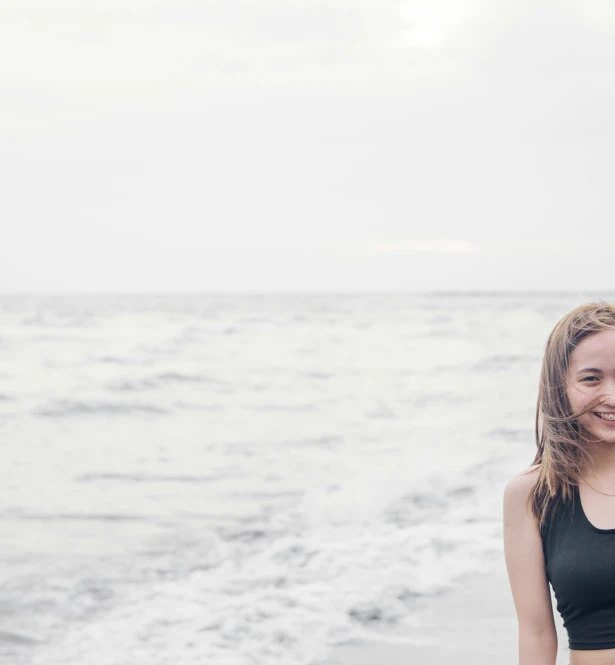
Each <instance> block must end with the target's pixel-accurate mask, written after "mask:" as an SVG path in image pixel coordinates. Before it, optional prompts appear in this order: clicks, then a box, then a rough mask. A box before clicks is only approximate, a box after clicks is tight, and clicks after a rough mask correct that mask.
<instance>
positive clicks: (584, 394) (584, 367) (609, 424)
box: [567, 330, 615, 443]
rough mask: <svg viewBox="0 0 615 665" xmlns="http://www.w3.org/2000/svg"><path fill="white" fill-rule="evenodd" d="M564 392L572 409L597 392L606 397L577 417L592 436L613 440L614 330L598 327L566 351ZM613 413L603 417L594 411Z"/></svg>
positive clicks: (591, 398) (614, 418) (614, 425)
mask: <svg viewBox="0 0 615 665" xmlns="http://www.w3.org/2000/svg"><path fill="white" fill-rule="evenodd" d="M567 393H568V399H569V400H570V406H571V407H572V410H573V411H575V412H576V411H577V410H578V409H582V408H583V407H584V406H585V405H587V404H589V402H591V401H592V400H593V399H595V398H596V397H598V396H599V395H601V396H604V397H606V401H604V402H603V403H602V404H598V406H596V407H594V409H593V412H592V411H588V412H587V413H584V414H583V415H582V416H581V417H580V418H579V424H580V425H583V426H584V427H585V428H586V429H587V430H589V432H590V434H591V435H592V436H595V437H598V438H601V439H604V440H605V441H607V442H613V443H615V330H601V331H600V332H597V333H592V334H591V335H588V336H587V337H585V338H583V339H582V340H581V341H580V342H579V344H578V346H577V347H576V348H575V349H574V350H573V351H572V354H571V355H570V364H569V367H568V374H567ZM596 412H599V413H605V412H606V413H611V414H613V416H612V417H613V420H611V421H607V420H603V419H602V418H600V416H597V415H595V413H596Z"/></svg>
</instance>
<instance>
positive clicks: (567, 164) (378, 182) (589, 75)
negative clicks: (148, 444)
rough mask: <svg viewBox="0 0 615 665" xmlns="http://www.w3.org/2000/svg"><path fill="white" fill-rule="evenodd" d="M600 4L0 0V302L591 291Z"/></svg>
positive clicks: (606, 18)
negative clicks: (223, 294) (171, 295)
mask: <svg viewBox="0 0 615 665" xmlns="http://www.w3.org/2000/svg"><path fill="white" fill-rule="evenodd" d="M614 7H615V6H614V5H613V3H608V2H606V0H578V1H574V2H573V1H571V0H568V1H567V2H566V1H563V0H558V1H557V2H555V1H553V2H536V0H532V1H530V0H499V1H498V0H496V1H494V0H414V1H408V2H393V1H391V0H326V2H324V1H316V0H312V1H311V2H308V1H300V0H267V1H260V0H252V1H251V2H247V1H242V0H200V1H199V2H197V1H196V0H158V1H156V2H153V1H152V0H148V1H146V0H121V1H120V0H105V2H104V3H101V2H100V1H99V0H97V1H96V2H94V1H93V0H19V1H18V0H11V2H9V3H3V5H2V7H1V8H0V62H2V63H3V64H2V66H1V67H0V90H1V93H0V100H1V101H0V105H1V106H0V111H1V112H0V140H1V141H2V150H1V151H0V172H1V175H2V184H3V187H2V196H1V198H0V201H1V204H0V205H1V209H0V214H1V215H2V220H3V222H4V225H3V226H4V234H3V239H4V242H2V244H1V245H0V291H2V292H24V291H72V292H75V291H79V292H81V291H131V292H135V291H159V292H164V291H216V292H220V291H293V290H296V291H323V290H324V291H346V290H350V291H359V290H361V291H370V290H382V289H390V290H402V289H404V290H405V289H408V290H430V289H434V290H441V289H445V290H454V289H462V290H465V289H472V290H474V289H489V290H494V289H505V290H511V289H512V290H516V289H545V290H566V289H574V290H576V289H612V288H613V285H614V283H615V282H614V280H613V278H612V275H613V268H612V260H611V254H610V249H611V247H613V241H614V240H615V235H614V233H613V226H614V224H613V212H614V211H615V205H614V203H613V200H612V194H611V192H612V189H613V185H612V173H613V139H614V138H615V131H614V129H613V123H614V122H615V121H614V120H613V118H615V113H614V110H615V108H614V107H615V79H614V77H613V71H614V70H615V67H614V66H615V39H614V37H615V8H614Z"/></svg>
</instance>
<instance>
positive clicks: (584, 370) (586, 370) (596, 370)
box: [577, 367, 602, 374]
mask: <svg viewBox="0 0 615 665" xmlns="http://www.w3.org/2000/svg"><path fill="white" fill-rule="evenodd" d="M583 372H597V373H598V374H602V370H601V369H598V368H597V367H584V368H583V369H580V370H579V371H578V372H577V374H583Z"/></svg>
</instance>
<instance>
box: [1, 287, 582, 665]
mask: <svg viewBox="0 0 615 665" xmlns="http://www.w3.org/2000/svg"><path fill="white" fill-rule="evenodd" d="M546 299H547V297H546V296H544V295H541V296H531V295H527V296H523V297H522V296H513V295H498V296H478V295H475V296H467V297H459V296H452V295H449V296H438V297H430V296H419V295H415V296H410V295H390V296H377V297H376V296H329V297H327V296H322V297H320V296H296V297H292V298H291V297H287V296H279V297H273V296H271V297H266V298H265V297H263V298H260V297H256V296H255V297H252V298H250V297H242V296H236V297H223V296H216V297H213V296H212V297H197V296H191V297H189V296H183V297H182V298H181V299H175V298H173V297H170V296H169V297H145V296H144V297H142V298H139V297H136V296H131V297H128V296H126V297H122V298H115V299H114V298H112V297H110V296H109V297H96V298H90V299H88V298H85V297H83V298H72V299H71V298H55V299H54V298H47V299H45V298H38V299H37V298H34V297H27V298H21V299H19V298H12V299H4V300H0V331H1V340H0V341H1V343H2V348H3V349H5V350H7V353H5V354H3V355H2V357H1V359H0V377H1V378H2V384H1V390H0V392H1V395H2V399H0V416H1V418H0V422H1V425H0V427H1V428H2V442H3V443H2V447H1V448H0V456H1V459H0V462H1V463H0V487H2V488H3V490H2V497H1V503H0V518H2V520H3V528H2V529H1V530H0V552H2V554H0V560H1V562H2V566H1V567H0V582H2V584H3V591H4V595H3V602H4V603H5V606H6V608H7V611H6V613H5V617H8V621H6V622H5V625H3V627H2V631H0V656H1V657H2V658H0V659H2V660H3V661H6V662H11V663H12V664H13V665H20V664H21V663H23V664H25V663H28V664H30V663H39V664H41V665H43V664H44V665H53V664H55V663H57V664H60V663H61V664H62V665H77V664H79V665H81V664H82V663H84V662H87V663H88V664H89V665H124V663H126V665H128V664H130V665H138V664H140V663H147V664H148V665H162V664H163V663H173V665H184V664H188V663H203V662H206V663H215V664H216V665H219V664H220V665H222V664H224V663H226V664H228V665H253V664H255V663H257V664H259V665H260V664H261V663H262V664H263V665H312V664H313V663H316V662H318V661H319V660H322V659H323V658H324V657H325V656H326V653H327V652H328V650H329V649H331V648H332V647H333V646H334V645H336V644H340V643H344V642H346V641H348V640H350V639H353V638H355V637H360V636H362V635H365V634H367V633H374V632H379V631H391V630H397V629H402V628H403V630H404V631H406V632H405V633H404V635H405V639H412V636H413V634H414V635H415V638H416V640H417V641H420V626H419V624H420V622H419V621H418V619H420V617H418V616H417V615H416V612H415V606H416V599H417V598H419V597H420V596H422V595H425V594H437V593H438V592H440V591H442V590H444V589H446V588H447V586H449V585H450V584H451V583H453V582H454V580H455V579H457V578H459V577H460V576H461V575H463V574H464V573H467V572H472V571H474V570H477V569H479V568H480V567H481V565H483V564H487V563H489V562H493V560H496V559H498V558H500V559H501V557H502V556H503V554H502V527H501V498H502V491H503V486H504V483H505V481H506V480H507V479H508V477H510V475H511V474H512V473H516V472H517V471H518V470H520V469H521V468H522V467H524V466H527V465H528V464H529V463H530V462H531V459H532V458H533V455H534V449H535V446H534V442H533V440H532V436H533V430H532V427H533V416H534V408H535V394H536V388H537V380H538V370H539V362H540V354H541V350H542V348H543V345H544V341H545V339H546V336H547V334H548V332H549V330H550V329H551V327H552V326H553V324H554V322H555V320H556V318H557V317H558V316H559V315H561V314H563V313H565V312H566V311H568V310H569V309H570V308H571V307H573V306H575V305H577V304H579V303H580V302H581V301H582V300H583V299H582V298H581V297H580V296H579V295H578V294H575V295H574V296H562V295H558V296H552V297H551V298H550V299H547V300H546ZM587 299H588V300H589V299H591V297H588V298H587ZM413 630H414V631H415V633H413Z"/></svg>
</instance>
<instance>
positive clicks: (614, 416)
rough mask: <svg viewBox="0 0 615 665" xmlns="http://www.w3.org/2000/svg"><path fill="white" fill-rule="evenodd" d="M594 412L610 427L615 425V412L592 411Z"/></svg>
mask: <svg viewBox="0 0 615 665" xmlns="http://www.w3.org/2000/svg"><path fill="white" fill-rule="evenodd" d="M592 414H593V415H594V416H596V418H600V420H602V422H603V423H606V424H607V425H608V426H609V427H615V413H600V412H597V411H592Z"/></svg>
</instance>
